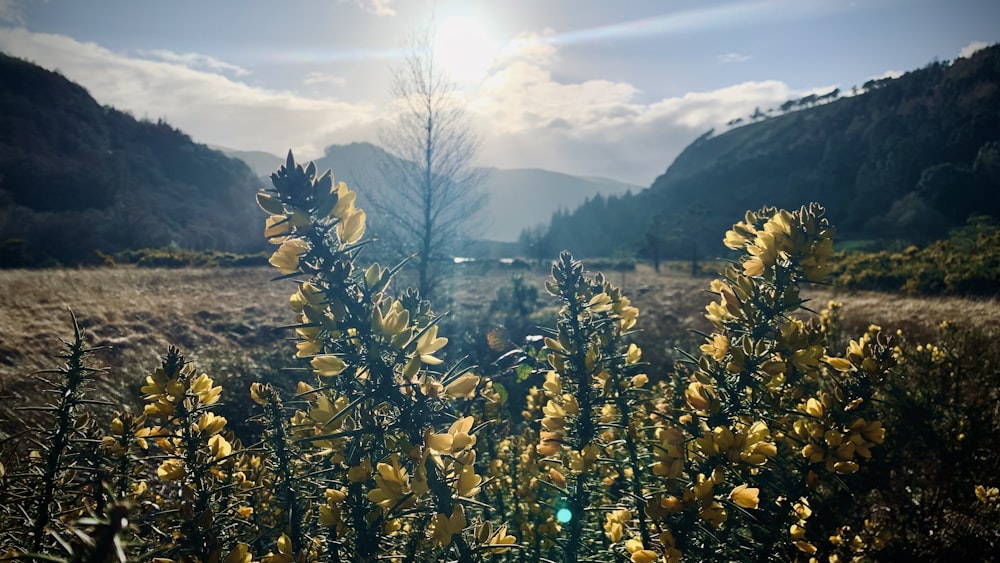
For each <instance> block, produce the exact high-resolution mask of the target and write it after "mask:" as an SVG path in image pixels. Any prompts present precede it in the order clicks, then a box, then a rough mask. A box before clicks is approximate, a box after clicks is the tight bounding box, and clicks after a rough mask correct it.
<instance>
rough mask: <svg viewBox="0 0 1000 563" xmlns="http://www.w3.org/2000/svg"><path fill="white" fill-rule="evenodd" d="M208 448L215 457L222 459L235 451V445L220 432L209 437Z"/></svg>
mask: <svg viewBox="0 0 1000 563" xmlns="http://www.w3.org/2000/svg"><path fill="white" fill-rule="evenodd" d="M208 449H209V450H210V451H211V452H212V456H214V457H215V459H222V458H224V457H226V456H228V455H230V454H232V453H233V445H232V444H230V443H229V440H226V439H225V438H223V437H222V435H220V434H216V435H215V436H212V437H211V438H209V439H208Z"/></svg>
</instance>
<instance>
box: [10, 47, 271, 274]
mask: <svg viewBox="0 0 1000 563" xmlns="http://www.w3.org/2000/svg"><path fill="white" fill-rule="evenodd" d="M258 187H259V182H258V180H256V179H255V177H254V175H253V174H252V173H251V172H250V170H249V168H247V166H246V165H245V164H243V163H242V162H240V161H238V160H236V159H231V158H228V157H226V156H225V155H223V154H222V153H220V152H217V151H213V150H211V149H209V148H208V147H206V146H204V145H200V144H196V143H194V142H192V141H191V139H190V138H189V137H188V136H187V135H185V134H183V133H182V132H180V131H178V130H177V129H175V128H173V127H171V126H170V125H168V124H167V123H164V122H163V121H157V122H150V121H145V120H143V121H137V120H136V119H134V118H133V117H132V116H130V115H128V114H125V113H123V112H120V111H117V110H115V109H113V108H110V107H102V106H101V105H100V104H98V103H97V102H96V101H95V100H94V99H93V98H92V97H91V96H90V95H89V94H88V93H87V91H86V90H85V89H84V88H82V87H80V86H79V85H77V84H74V83H72V82H70V81H69V80H66V79H65V78H64V77H62V76H61V75H59V74H58V73H54V72H50V71H47V70H45V69H42V68H40V67H37V66H35V65H33V64H30V63H28V62H26V61H22V60H19V59H15V58H12V57H8V56H6V55H3V54H0V265H3V266H29V265H39V264H46V263H55V262H58V263H63V264H74V263H79V262H81V261H87V260H90V259H92V258H93V256H94V255H95V251H97V250H101V251H104V252H114V251H117V250H121V249H125V248H142V247H159V246H166V245H177V246H180V247H182V248H191V249H218V250H238V251H248V250H254V249H258V248H260V247H261V242H260V234H259V230H260V228H259V223H260V221H258V215H259V211H257V209H256V206H255V205H254V203H253V197H252V194H253V193H254V191H255V190H256V189H257V188H258ZM248 219H249V220H248Z"/></svg>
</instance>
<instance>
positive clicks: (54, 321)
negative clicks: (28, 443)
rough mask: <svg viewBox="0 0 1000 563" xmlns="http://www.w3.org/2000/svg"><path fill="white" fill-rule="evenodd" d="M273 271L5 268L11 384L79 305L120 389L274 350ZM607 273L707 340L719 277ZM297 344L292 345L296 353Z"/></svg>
mask: <svg viewBox="0 0 1000 563" xmlns="http://www.w3.org/2000/svg"><path fill="white" fill-rule="evenodd" d="M515 275H519V276H523V277H524V279H525V281H527V282H528V283H531V284H534V285H536V286H537V287H539V288H541V284H542V283H543V281H544V280H545V279H546V278H547V276H548V272H546V271H543V270H542V269H536V270H532V271H516V272H514V271H508V270H504V269H499V268H494V269H490V270H485V271H484V270H482V269H481V268H475V269H474V268H456V270H455V271H454V272H453V273H452V275H451V276H449V277H448V280H447V282H446V289H447V293H448V294H449V295H451V296H453V298H452V299H451V300H450V302H449V303H448V304H447V305H446V306H445V307H442V306H441V305H437V306H436V309H437V310H438V311H439V312H441V311H442V309H445V310H447V309H450V310H452V311H453V312H455V313H461V314H462V315H465V316H469V315H471V316H474V315H476V314H478V313H479V311H481V310H484V308H485V307H486V306H487V305H488V303H489V302H490V300H491V299H493V298H494V296H495V295H496V293H497V290H498V288H499V287H501V286H502V285H504V284H508V283H510V280H511V278H512V277H513V276H515ZM272 276H273V270H271V269H269V268H245V269H244V268H234V269H142V268H131V267H119V268H104V269H79V270H75V269H62V270H6V271H0V382H3V383H4V384H5V385H6V386H7V387H8V389H10V390H15V389H19V388H23V387H24V384H25V381H26V377H27V376H28V375H29V374H31V373H32V372H35V371H37V370H41V369H48V368H52V367H54V366H56V365H58V360H57V359H55V358H53V357H52V355H53V354H55V353H57V352H59V351H60V341H61V339H63V338H68V337H69V336H70V335H71V334H72V328H71V326H72V324H71V320H70V310H72V311H73V313H74V314H75V315H76V317H77V319H78V321H79V322H80V325H81V326H82V327H83V328H84V329H85V331H86V333H87V335H88V338H89V341H90V343H91V344H92V345H94V346H96V347H102V348H103V349H102V350H101V351H99V352H98V353H97V360H98V361H99V363H101V364H102V365H104V366H107V367H108V368H109V372H108V374H107V375H106V376H104V377H103V378H102V380H103V382H104V386H106V387H107V389H108V390H109V391H111V392H112V394H113V395H118V394H120V393H122V391H123V390H124V389H126V388H135V386H136V385H137V384H138V382H140V381H141V380H142V376H143V375H144V374H145V373H147V372H148V370H150V369H151V368H152V367H153V366H155V365H156V364H157V361H158V359H157V358H158V356H159V355H160V354H162V353H163V352H164V351H165V350H166V347H167V346H168V345H175V346H178V347H180V348H181V349H182V350H183V351H184V352H185V353H186V354H187V355H188V356H189V357H190V358H191V359H194V360H198V361H201V362H204V361H206V360H210V359H211V358H212V357H213V356H217V355H221V356H223V357H225V358H227V359H231V358H234V357H240V358H243V359H244V360H246V362H245V364H244V365H252V364H253V361H252V360H253V355H254V354H259V353H261V352H262V351H265V350H272V351H273V350H274V348H275V345H276V344H277V343H279V342H280V340H281V339H282V338H284V337H285V336H286V334H285V332H283V331H280V330H276V329H277V328H278V327H280V326H282V325H285V324H288V323H289V322H291V320H292V314H291V310H290V309H289V307H288V296H289V295H290V294H291V293H292V292H293V291H294V286H293V284H292V282H289V281H277V282H275V281H270V280H271V278H272ZM608 276H609V278H610V279H611V281H612V282H613V283H615V284H616V285H619V286H621V287H623V288H624V289H625V293H626V295H628V296H629V297H630V298H631V299H632V300H633V302H634V303H635V304H636V306H638V307H639V309H640V311H641V316H640V326H641V327H642V328H643V329H644V330H646V331H647V332H648V333H649V334H648V335H647V336H646V341H647V342H649V341H650V339H651V338H654V339H659V340H662V346H663V348H664V349H666V348H669V347H671V346H673V345H674V343H687V344H689V345H690V344H691V343H692V342H695V341H696V339H697V337H695V336H692V332H691V331H692V330H708V328H709V325H708V323H707V321H705V320H704V318H703V312H704V306H705V305H706V304H707V303H708V302H709V301H710V300H712V299H713V296H712V295H711V294H710V293H708V292H707V291H706V290H707V288H708V283H709V281H710V278H692V277H690V276H688V275H686V274H684V273H680V272H678V271H676V270H671V269H668V268H664V269H663V271H662V273H659V274H657V273H656V272H654V271H653V270H652V269H651V268H649V267H647V266H643V265H640V266H639V267H638V268H637V269H636V270H635V271H630V272H625V273H622V272H611V273H609V274H608ZM396 281H397V282H405V279H400V280H396ZM400 285H401V284H399V285H397V286H396V289H400ZM542 294H543V300H544V298H545V297H546V296H545V294H544V291H543V292H542ZM805 297H807V298H810V299H812V300H813V304H814V308H817V309H818V308H821V307H823V306H824V305H825V304H826V303H827V302H828V301H829V300H831V299H835V300H838V301H841V302H843V303H844V307H843V309H842V312H843V321H844V328H845V330H846V333H847V334H855V333H859V331H861V330H863V329H864V327H866V326H868V324H870V323H876V324H880V325H882V326H883V327H885V328H891V329H895V328H903V329H904V330H906V331H907V333H908V334H911V335H914V336H919V335H920V333H921V332H924V331H927V330H929V329H930V328H931V327H933V326H936V325H937V324H938V323H940V321H943V320H950V321H963V322H966V323H968V324H972V325H996V326H1000V303H998V302H997V301H996V300H967V299H960V298H914V297H906V296H897V295H888V294H880V293H871V292H857V293H844V292H838V291H836V290H835V289H831V288H818V289H814V290H812V291H810V292H808V293H806V294H805ZM550 303H551V304H553V305H554V301H550ZM647 346H648V344H647ZM292 351H294V348H292V347H291V346H289V347H288V353H289V354H291V352H292Z"/></svg>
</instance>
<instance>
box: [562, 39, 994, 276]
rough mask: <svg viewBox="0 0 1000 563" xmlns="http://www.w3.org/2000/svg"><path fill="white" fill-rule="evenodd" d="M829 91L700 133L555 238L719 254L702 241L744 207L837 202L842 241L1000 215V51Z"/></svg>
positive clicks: (904, 236)
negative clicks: (641, 183) (636, 189)
mask: <svg viewBox="0 0 1000 563" xmlns="http://www.w3.org/2000/svg"><path fill="white" fill-rule="evenodd" d="M814 98H815V97H814ZM828 99H829V100H831V101H825V103H817V104H812V105H810V104H798V103H788V104H785V105H783V109H791V108H794V107H803V108H805V109H798V110H795V111H790V112H786V113H780V114H777V115H774V114H766V113H763V112H757V113H756V114H755V116H753V120H752V121H751V122H750V123H749V124H747V125H743V126H740V127H736V128H734V129H731V130H729V131H727V132H725V133H722V134H718V135H715V134H714V133H713V132H710V133H708V134H706V135H704V136H702V137H701V138H700V139H698V140H696V141H695V142H694V143H692V144H691V145H690V146H689V147H687V148H686V149H685V150H684V151H683V152H682V153H681V154H680V155H679V156H678V157H677V159H676V160H675V161H674V163H673V164H672V165H671V166H670V167H669V169H668V170H667V171H666V173H665V174H663V175H662V176H660V177H659V178H658V179H657V180H656V181H655V182H654V183H653V185H652V186H651V187H650V188H649V189H647V190H644V191H643V192H640V193H639V194H638V195H637V196H636V197H633V198H627V197H626V198H610V199H604V198H595V199H593V200H591V201H588V202H587V203H586V204H584V205H583V206H581V207H580V208H578V209H577V210H576V211H575V212H573V213H567V214H557V215H556V216H555V217H554V218H553V221H552V223H551V225H550V228H549V232H548V239H549V242H548V246H549V247H550V248H554V249H559V248H564V247H565V248H570V249H572V250H573V251H575V252H577V253H579V254H582V255H590V256H595V255H608V254H611V253H613V252H615V251H616V249H643V250H644V252H645V253H646V254H660V255H684V254H687V253H690V252H691V251H692V250H693V251H694V252H700V253H702V254H716V253H718V252H721V251H722V249H723V248H722V245H721V242H719V243H713V244H714V245H713V246H712V247H711V248H702V249H697V248H693V245H695V244H696V241H698V240H702V241H704V240H706V237H705V235H708V234H714V233H719V232H724V229H725V228H726V227H728V226H729V225H730V224H731V221H732V217H738V216H740V215H742V210H745V209H757V208H760V207H762V206H767V205H773V206H778V207H785V208H797V207H799V206H800V205H802V204H805V203H808V202H810V201H818V202H821V203H822V204H823V205H825V206H826V207H827V209H828V211H829V213H828V216H829V217H830V220H831V222H833V223H834V224H836V225H837V226H838V228H839V232H838V240H852V239H853V240H859V239H865V240H883V241H905V242H908V243H918V244H919V243H924V242H928V241H930V240H933V239H935V238H938V237H940V236H942V235H944V234H946V233H947V232H948V230H949V229H951V228H954V227H957V226H961V225H963V224H964V223H965V221H966V219H967V218H968V217H969V216H971V215H982V214H986V215H990V216H993V217H998V216H1000V46H993V47H990V48H987V49H984V50H982V51H980V52H978V53H976V54H975V55H973V56H972V57H971V58H968V59H965V58H963V59H958V60H955V61H954V62H950V63H949V62H935V63H931V64H929V65H927V66H926V67H924V68H922V69H920V70H916V71H912V72H909V73H907V74H905V75H903V76H901V77H899V78H897V79H882V80H877V81H870V82H869V83H867V84H866V85H865V87H864V88H862V89H860V90H859V91H858V92H857V94H856V95H853V96H849V97H844V98H840V99H835V98H834V97H830V98H828ZM768 115H773V116H772V117H768ZM595 229H603V230H605V231H608V232H609V234H608V235H604V236H597V234H596V233H595V232H594V231H595ZM610 233H614V235H613V236H611V235H610ZM717 238H718V237H716V236H714V235H713V236H712V237H711V239H710V240H712V241H715V240H716V239H717ZM702 245H703V246H704V243H702Z"/></svg>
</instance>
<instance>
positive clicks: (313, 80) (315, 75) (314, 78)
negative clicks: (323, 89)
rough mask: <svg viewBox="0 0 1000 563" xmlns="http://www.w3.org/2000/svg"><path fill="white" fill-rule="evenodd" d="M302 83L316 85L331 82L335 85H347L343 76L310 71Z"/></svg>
mask: <svg viewBox="0 0 1000 563" xmlns="http://www.w3.org/2000/svg"><path fill="white" fill-rule="evenodd" d="M302 83H303V84H305V85H306V86H316V85H318V84H332V85H333V86H337V87H340V88H342V87H344V86H345V85H347V79H346V78H344V77H343V76H336V75H333V74H324V73H322V72H315V71H314V72H310V73H309V74H308V75H307V76H306V77H305V79H303V80H302Z"/></svg>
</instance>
